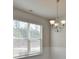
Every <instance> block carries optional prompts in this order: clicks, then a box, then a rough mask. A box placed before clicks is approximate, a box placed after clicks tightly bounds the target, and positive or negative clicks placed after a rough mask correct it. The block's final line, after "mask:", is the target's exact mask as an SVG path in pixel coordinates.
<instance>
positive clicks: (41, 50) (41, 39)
mask: <svg viewBox="0 0 79 59" xmlns="http://www.w3.org/2000/svg"><path fill="white" fill-rule="evenodd" d="M16 21H17V20H16ZM18 21H19V20H18ZM22 22H23V21H22ZM27 23H28V30H29V31H28V33H29V36H28V38H22V39H27V41H28V42H27V43H28V49H27V50H28V53H29V52H30V49H31V48H30V40H29V39H31V38H30V28H29V27H30V24H34V23H29V22H27ZM36 25H39V24H36ZM40 26H41V25H40ZM40 33H41V38H40V52H37V53H33V54H27V55H22V56H15V57H14V58H24V57H30V56H36V55H41V54H42V53H43V26H41V28H40ZM14 39H21V38H14ZM33 39H38V38H33Z"/></svg>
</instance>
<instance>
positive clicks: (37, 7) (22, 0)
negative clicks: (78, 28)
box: [13, 0, 66, 19]
mask: <svg viewBox="0 0 79 59" xmlns="http://www.w3.org/2000/svg"><path fill="white" fill-rule="evenodd" d="M13 6H14V7H15V8H18V9H21V10H23V11H27V12H28V11H29V10H32V12H31V13H33V14H36V15H39V16H42V17H45V18H47V19H53V18H55V17H56V16H57V4H56V0H13ZM59 17H62V18H65V17H66V1H65V0H60V2H59Z"/></svg>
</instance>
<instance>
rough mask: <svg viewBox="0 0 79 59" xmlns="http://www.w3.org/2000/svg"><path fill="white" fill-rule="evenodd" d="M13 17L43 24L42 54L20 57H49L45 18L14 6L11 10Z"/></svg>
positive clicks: (37, 58)
mask: <svg viewBox="0 0 79 59" xmlns="http://www.w3.org/2000/svg"><path fill="white" fill-rule="evenodd" d="M13 18H14V19H16V20H22V21H25V22H30V23H36V24H40V25H42V26H43V54H42V55H40V56H35V57H30V58H22V59H49V56H50V53H49V46H50V43H49V42H50V41H49V38H50V37H49V35H50V33H49V32H50V30H49V23H48V21H47V20H46V19H44V18H41V17H38V16H36V15H32V14H29V13H27V12H24V11H22V10H19V9H16V8H14V10H13Z"/></svg>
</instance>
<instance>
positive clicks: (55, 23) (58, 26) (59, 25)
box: [49, 0, 66, 32]
mask: <svg viewBox="0 0 79 59" xmlns="http://www.w3.org/2000/svg"><path fill="white" fill-rule="evenodd" d="M58 3H59V0H57V17H56V19H55V20H50V21H49V22H50V24H51V26H52V27H53V29H54V30H55V31H56V32H61V31H63V30H64V27H65V23H66V21H65V20H60V19H59V16H58Z"/></svg>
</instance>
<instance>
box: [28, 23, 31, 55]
mask: <svg viewBox="0 0 79 59" xmlns="http://www.w3.org/2000/svg"><path fill="white" fill-rule="evenodd" d="M30 49H31V48H30V23H28V56H29V53H30Z"/></svg>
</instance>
